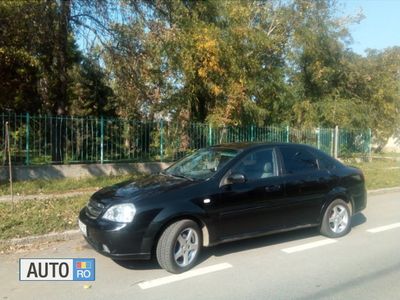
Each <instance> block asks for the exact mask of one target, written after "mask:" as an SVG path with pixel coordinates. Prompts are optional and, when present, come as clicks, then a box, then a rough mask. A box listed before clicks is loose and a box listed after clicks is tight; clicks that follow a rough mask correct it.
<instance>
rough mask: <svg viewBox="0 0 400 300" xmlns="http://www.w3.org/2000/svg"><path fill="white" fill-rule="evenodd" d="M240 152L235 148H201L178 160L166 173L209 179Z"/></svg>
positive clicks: (189, 177)
mask: <svg viewBox="0 0 400 300" xmlns="http://www.w3.org/2000/svg"><path fill="white" fill-rule="evenodd" d="M238 154H239V151H238V150H235V149H217V148H209V149H201V150H199V151H196V152H195V153H193V154H192V155H189V156H188V157H186V158H184V159H182V160H180V161H178V162H177V163H175V164H174V165H172V166H171V167H169V168H168V169H167V170H165V172H164V173H165V174H167V175H172V176H178V177H187V178H188V179H208V178H210V177H212V176H213V175H214V174H215V172H217V171H219V170H220V169H221V168H222V167H223V166H225V165H226V164H227V163H228V162H229V161H230V160H231V159H233V158H234V157H235V156H236V155H238Z"/></svg>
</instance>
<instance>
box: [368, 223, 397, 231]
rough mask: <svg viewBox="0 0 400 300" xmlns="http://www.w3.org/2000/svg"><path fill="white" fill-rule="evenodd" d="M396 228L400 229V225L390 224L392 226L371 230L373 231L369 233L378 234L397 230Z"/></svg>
mask: <svg viewBox="0 0 400 300" xmlns="http://www.w3.org/2000/svg"><path fill="white" fill-rule="evenodd" d="M395 228H400V223H394V224H390V225H385V226H380V227H375V228H371V229H368V230H367V232H369V233H378V232H382V231H387V230H391V229H395Z"/></svg>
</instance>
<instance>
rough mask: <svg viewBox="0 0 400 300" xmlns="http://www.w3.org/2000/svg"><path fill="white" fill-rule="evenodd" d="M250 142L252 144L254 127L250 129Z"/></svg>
mask: <svg viewBox="0 0 400 300" xmlns="http://www.w3.org/2000/svg"><path fill="white" fill-rule="evenodd" d="M250 140H251V141H252V142H254V125H251V127H250Z"/></svg>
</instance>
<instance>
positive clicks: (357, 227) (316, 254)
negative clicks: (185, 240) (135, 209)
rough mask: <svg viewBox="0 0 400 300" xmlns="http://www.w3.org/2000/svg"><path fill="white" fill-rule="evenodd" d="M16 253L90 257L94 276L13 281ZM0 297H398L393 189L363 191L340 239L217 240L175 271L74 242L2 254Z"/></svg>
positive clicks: (312, 235) (307, 235) (398, 218)
mask: <svg viewBox="0 0 400 300" xmlns="http://www.w3.org/2000/svg"><path fill="white" fill-rule="evenodd" d="M382 226H385V227H382ZM24 257H29V258H34V257H40V258H54V257H63V258H66V257H68V258H70V257H72V258H87V257H89V258H95V259H96V281H94V282H20V281H19V279H18V278H19V277H18V276H19V274H18V272H19V271H18V269H19V267H18V260H19V258H24ZM85 285H89V286H85ZM0 299H57V300H59V299H118V300H119V299H149V300H150V299H174V300H178V299H185V300H187V299H191V300H193V299H400V193H390V194H384V195H376V196H370V197H369V200H368V207H367V209H366V210H365V211H364V212H363V213H362V214H358V215H357V216H355V217H354V218H353V229H352V231H351V232H350V234H349V235H347V236H346V237H343V238H340V239H337V240H330V239H326V238H325V237H323V236H320V235H318V233H317V232H316V230H301V231H297V232H291V233H285V234H280V235H275V236H268V237H263V238H257V239H251V240H246V241H241V242H235V243H230V244H224V245H220V246H217V247H214V248H210V249H206V250H205V251H204V252H203V255H202V259H201V262H200V263H199V264H198V266H197V267H196V268H195V269H194V270H193V271H190V272H188V273H184V274H183V275H178V276H176V275H172V276H171V274H169V273H167V272H166V271H164V270H162V269H160V268H159V267H158V266H157V264H156V263H154V262H136V263H129V264H128V263H125V264H124V265H119V264H117V263H115V262H114V261H112V260H110V259H108V258H105V257H103V256H100V255H99V254H97V253H96V252H95V251H93V250H92V249H91V248H90V247H88V246H87V245H86V243H85V242H84V241H83V240H81V239H79V240H74V241H68V242H62V243H57V244H52V245H49V246H46V247H44V248H43V249H39V250H32V251H29V252H21V253H13V254H8V255H2V256H0Z"/></svg>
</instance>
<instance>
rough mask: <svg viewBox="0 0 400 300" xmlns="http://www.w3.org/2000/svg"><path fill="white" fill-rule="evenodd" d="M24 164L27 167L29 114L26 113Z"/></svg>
mask: <svg viewBox="0 0 400 300" xmlns="http://www.w3.org/2000/svg"><path fill="white" fill-rule="evenodd" d="M25 153H26V156H25V164H26V165H27V166H28V165H29V113H26V144H25Z"/></svg>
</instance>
